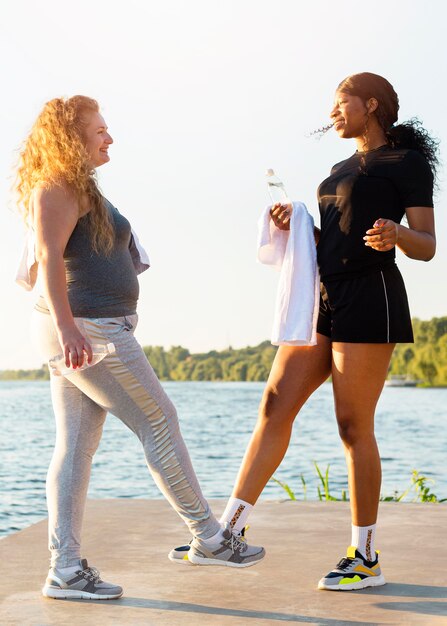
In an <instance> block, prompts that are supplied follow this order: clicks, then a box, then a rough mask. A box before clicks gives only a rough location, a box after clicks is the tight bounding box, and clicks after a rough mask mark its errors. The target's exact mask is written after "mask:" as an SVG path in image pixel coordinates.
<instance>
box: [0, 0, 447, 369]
mask: <svg viewBox="0 0 447 626" xmlns="http://www.w3.org/2000/svg"><path fill="white" fill-rule="evenodd" d="M446 23H447V3H445V2H443V0H431V1H430V2H425V3H423V4H422V3H421V2H415V1H414V0H394V1H393V2H390V1H389V0H387V1H384V0H376V1H375V2H374V3H362V2H358V0H356V1H351V0H349V1H343V0H340V1H339V2H337V3H334V2H329V1H324V0H313V1H312V2H310V1H308V2H299V1H297V0H276V1H275V2H272V1H269V2H267V1H266V0H256V1H255V0H237V1H236V0H226V1H225V2H222V1H221V0H219V1H217V0H188V1H186V0H185V1H183V0H159V1H157V2H153V1H151V0H127V1H126V2H122V1H120V2H118V1H117V0H107V1H105V0H95V1H92V0H88V1H87V0H77V1H76V2H70V3H69V2H61V1H60V0H57V1H56V0H42V1H41V2H34V0H28V1H26V0H14V2H8V3H6V2H4V3H2V8H1V9H0V58H1V59H2V75H3V79H2V83H3V90H2V92H3V96H2V99H1V104H0V107H1V116H0V124H1V137H2V150H1V154H0V195H1V200H2V206H3V210H2V211H0V237H1V250H2V264H1V267H0V280H1V287H0V288H1V294H2V297H1V300H2V305H1V308H2V342H1V345H2V351H1V357H0V369H4V368H18V367H34V366H38V365H40V363H41V360H40V357H39V355H38V354H37V353H36V352H35V351H34V349H33V348H32V346H31V345H30V342H29V339H28V320H29V316H30V313H31V310H32V307H33V305H34V300H35V298H36V295H37V294H34V293H33V294H29V293H26V292H25V291H23V290H22V289H21V288H20V287H18V286H16V285H15V284H14V276H15V269H16V264H17V261H18V259H19V256H20V249H21V246H22V235H23V230H22V226H21V223H20V221H19V219H18V218H17V216H16V215H15V214H14V212H13V209H14V207H13V203H12V199H11V194H10V186H11V182H12V178H11V175H12V165H13V163H14V161H15V159H16V154H17V153H16V150H17V147H18V146H19V145H20V143H21V141H22V140H23V139H24V137H25V136H26V133H27V132H28V130H29V129H30V126H31V124H32V122H33V120H34V118H35V117H36V115H37V113H38V112H39V110H40V109H41V107H42V105H43V104H44V102H45V101H46V100H49V99H51V98H53V97H56V96H60V95H64V96H71V95H74V94H77V93H80V94H85V95H89V96H92V97H94V98H96V99H97V100H99V102H100V104H101V106H102V112H103V114H104V117H105V119H106V121H107V123H108V125H109V128H110V132H111V134H112V136H113V137H114V139H115V143H114V145H113V146H112V148H111V149H110V154H111V161H110V163H109V164H107V165H106V166H104V167H103V168H101V170H100V184H101V187H102V189H103V191H104V193H105V195H106V196H107V197H108V198H109V199H110V200H111V201H112V202H113V203H114V204H115V205H116V206H117V207H118V208H119V210H120V211H121V212H122V213H124V214H125V215H126V217H128V219H129V220H130V221H131V223H132V225H133V226H134V227H135V229H136V230H137V232H138V234H139V236H140V239H142V241H143V243H144V244H145V246H146V247H147V248H148V250H149V253H150V257H151V261H152V268H151V269H150V270H149V271H148V272H146V273H145V274H143V275H142V276H141V279H140V286H141V297H140V303H139V314H140V324H139V328H138V332H137V336H138V338H139V340H140V341H141V342H142V343H143V344H151V345H163V346H165V347H166V348H168V347H169V346H171V345H178V344H181V345H183V346H185V347H187V348H189V349H190V350H191V351H205V350H209V349H212V348H217V349H221V348H224V347H226V346H228V345H229V344H231V345H232V346H233V347H242V346H246V345H253V344H257V343H258V342H260V341H262V340H264V339H266V338H268V337H269V336H270V328H271V323H272V318H273V304H274V297H275V292H276V283H277V274H275V273H274V272H273V271H272V270H270V268H267V267H263V266H260V265H258V264H257V263H256V260H255V257H256V221H257V218H258V215H259V214H260V211H261V210H262V208H263V206H264V205H265V204H266V203H267V192H266V189H265V182H264V173H265V170H266V168H268V167H272V168H274V169H275V170H276V172H277V173H278V175H280V176H281V178H282V179H283V180H284V182H285V184H286V187H287V189H288V191H289V195H290V196H291V197H293V198H295V199H299V200H303V201H304V202H306V204H307V206H308V208H309V210H310V212H311V213H312V214H313V215H314V217H316V218H317V205H316V188H317V186H318V184H319V182H321V180H322V179H323V178H325V177H326V176H327V174H328V172H329V169H330V167H331V165H332V164H333V163H335V162H336V161H339V160H341V159H343V158H346V157H347V156H349V155H350V154H351V153H352V152H353V151H354V149H355V146H354V144H353V143H352V142H351V141H342V140H340V139H338V137H337V136H336V135H335V133H332V132H329V133H328V134H327V135H326V136H325V137H323V139H321V140H320V141H316V140H314V139H309V138H308V137H306V134H307V133H308V132H309V131H311V130H313V129H315V128H317V127H319V126H321V125H323V124H326V123H327V120H328V113H329V110H330V108H331V103H332V99H333V95H334V90H335V88H336V86H337V84H338V83H339V82H340V80H342V79H343V78H344V77H345V76H346V75H348V74H352V73H354V72H360V71H372V72H376V73H378V74H382V75H384V76H385V77H386V78H388V79H389V80H390V81H391V83H392V84H393V85H394V87H395V89H396V91H397V92H398V94H399V97H400V103H401V109H400V116H399V119H400V121H403V120H405V119H407V118H409V117H412V116H418V117H419V118H420V119H421V120H422V121H423V122H424V125H425V126H426V128H427V129H429V130H430V131H431V132H432V133H433V134H434V135H435V136H437V137H438V138H439V139H440V140H441V142H442V145H444V146H445V145H447V143H446V140H447V116H446V105H445V103H446V100H447V93H446V87H445V77H446V75H447V71H446V70H447V67H446V62H445V59H446V54H445V24H446ZM445 179H446V176H445V169H444V168H442V169H441V172H440V186H441V189H440V192H439V193H438V195H437V198H436V217H437V230H438V253H437V256H436V257H435V259H434V260H433V261H431V262H430V263H429V264H426V263H422V262H417V261H410V260H408V259H405V258H402V255H400V258H399V264H400V267H401V270H402V272H403V274H404V277H405V280H406V284H407V287H408V293H409V298H410V304H411V310H412V314H413V315H414V316H418V317H421V318H423V319H428V318H431V317H433V316H442V315H447V289H446V280H445V273H446V269H447V265H446V260H447V245H446V236H445V233H446V226H447V218H446V213H447V211H446V191H445V188H446V180H445ZM379 215H380V207H378V216H379Z"/></svg>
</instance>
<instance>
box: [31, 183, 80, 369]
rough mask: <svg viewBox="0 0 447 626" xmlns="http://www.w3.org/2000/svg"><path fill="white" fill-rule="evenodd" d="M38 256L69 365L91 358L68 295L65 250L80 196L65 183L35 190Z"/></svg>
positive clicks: (34, 202) (45, 292) (47, 297)
mask: <svg viewBox="0 0 447 626" xmlns="http://www.w3.org/2000/svg"><path fill="white" fill-rule="evenodd" d="M32 210H33V223H34V230H35V232H36V257H37V261H38V262H39V273H40V275H41V277H42V286H43V292H44V296H45V299H46V302H47V304H48V308H49V309H50V313H51V315H52V317H53V320H54V323H55V326H56V330H57V334H58V338H59V342H60V344H61V347H62V351H63V353H64V355H65V363H66V365H67V367H69V366H70V365H72V366H73V367H79V366H81V365H82V364H83V362H84V350H85V351H86V352H87V355H88V360H89V361H91V358H92V353H91V347H90V344H88V342H86V340H85V338H84V337H83V335H82V333H81V332H80V331H79V329H78V327H77V326H76V324H75V322H74V318H73V314H72V312H71V308H70V304H69V301H68V295H67V282H66V278H65V266H64V250H65V247H66V245H67V242H68V240H69V238H70V236H71V234H72V232H73V230H74V228H75V226H76V223H77V221H78V218H79V207H78V202H77V199H76V198H75V197H74V195H73V194H72V193H71V192H70V191H69V190H68V189H67V188H65V187H63V186H58V187H53V188H51V189H42V188H39V189H36V191H35V192H34V194H33V206H32Z"/></svg>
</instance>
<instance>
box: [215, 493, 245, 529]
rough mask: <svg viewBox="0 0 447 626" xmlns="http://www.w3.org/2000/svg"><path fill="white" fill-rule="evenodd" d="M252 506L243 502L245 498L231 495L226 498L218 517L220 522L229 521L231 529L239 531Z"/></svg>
mask: <svg viewBox="0 0 447 626" xmlns="http://www.w3.org/2000/svg"><path fill="white" fill-rule="evenodd" d="M252 508H253V505H252V504H249V503H248V502H245V500H239V498H233V497H231V498H230V499H229V500H228V503H227V506H226V508H225V511H224V512H223V515H222V517H221V518H220V523H221V524H225V523H226V522H229V524H230V526H231V528H232V530H234V531H236V532H241V530H242V529H243V528H244V526H245V523H246V521H247V519H248V516H249V515H250V512H251V510H252Z"/></svg>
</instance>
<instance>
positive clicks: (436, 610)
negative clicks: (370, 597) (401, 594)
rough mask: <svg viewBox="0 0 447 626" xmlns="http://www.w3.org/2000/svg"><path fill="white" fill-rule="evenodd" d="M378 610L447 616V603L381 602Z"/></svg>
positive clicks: (430, 601) (427, 601)
mask: <svg viewBox="0 0 447 626" xmlns="http://www.w3.org/2000/svg"><path fill="white" fill-rule="evenodd" d="M374 606H376V607H377V608H378V609H384V610H385V611H403V612H406V613H419V614H424V615H439V616H443V615H447V602H433V601H432V600H426V601H425V602H380V603H379V604H375V605H374Z"/></svg>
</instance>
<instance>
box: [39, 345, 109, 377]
mask: <svg viewBox="0 0 447 626" xmlns="http://www.w3.org/2000/svg"><path fill="white" fill-rule="evenodd" d="M92 352H93V358H92V362H91V363H87V355H86V354H84V363H83V364H82V366H81V367H76V368H73V367H67V366H66V365H65V357H64V355H63V354H58V355H57V356H54V357H53V358H52V359H50V360H49V361H48V366H49V368H50V371H51V373H52V374H53V375H54V376H67V375H68V374H74V373H75V372H80V371H81V370H85V369H87V368H88V367H93V366H94V365H96V364H97V363H99V362H100V361H102V360H103V359H104V358H105V357H106V356H107V355H108V354H114V353H115V345H114V344H113V343H105V344H104V343H93V344H92Z"/></svg>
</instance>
